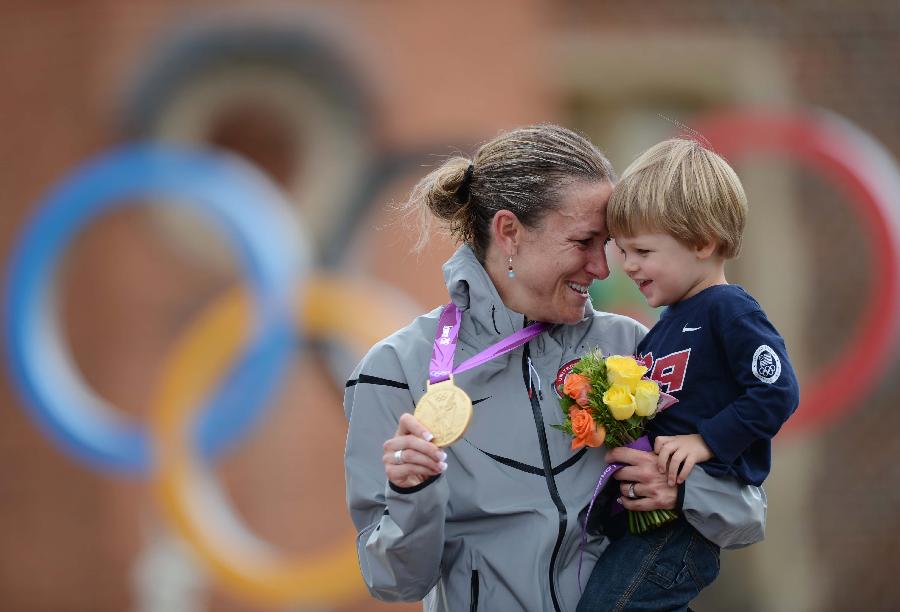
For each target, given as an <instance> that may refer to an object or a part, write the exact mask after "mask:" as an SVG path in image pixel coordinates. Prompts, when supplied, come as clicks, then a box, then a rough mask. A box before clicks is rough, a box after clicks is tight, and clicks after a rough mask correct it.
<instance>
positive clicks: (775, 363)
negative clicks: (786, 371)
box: [751, 344, 781, 384]
mask: <svg viewBox="0 0 900 612" xmlns="http://www.w3.org/2000/svg"><path fill="white" fill-rule="evenodd" d="M751 369H752V370H753V375H754V376H756V377H757V378H758V379H760V380H761V381H763V382H764V383H769V384H772V383H773V382H775V381H776V380H778V377H779V376H781V359H779V358H778V353H776V352H775V351H773V350H772V347H770V346H767V345H765V344H762V345H760V346H759V348H757V349H756V352H755V353H753V364H752V366H751Z"/></svg>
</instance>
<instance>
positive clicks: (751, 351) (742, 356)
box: [698, 311, 800, 465]
mask: <svg viewBox="0 0 900 612" xmlns="http://www.w3.org/2000/svg"><path fill="white" fill-rule="evenodd" d="M727 329H728V332H727V336H724V335H723V337H721V339H720V341H721V342H722V345H723V346H724V347H725V353H726V355H727V358H728V367H729V370H730V372H731V376H732V378H733V379H734V380H735V381H736V382H737V384H738V385H739V386H740V388H741V389H742V391H743V392H742V393H741V395H740V396H738V398H737V399H735V401H733V402H732V403H730V404H729V405H727V406H725V407H724V408H723V409H722V410H721V411H720V412H719V413H717V414H716V415H715V416H713V417H711V418H709V419H706V420H705V421H701V422H700V424H699V427H698V428H699V433H700V435H702V436H703V439H704V440H705V441H706V443H707V444H708V445H709V448H710V449H711V450H712V451H713V454H715V456H716V458H717V459H718V460H719V461H721V462H722V463H724V464H726V465H730V464H732V463H734V462H735V460H736V459H737V458H738V457H740V456H741V455H742V454H743V453H744V451H746V450H747V447H749V446H750V445H751V444H752V443H753V442H754V441H756V440H759V439H772V438H773V437H775V434H776V433H778V430H779V429H780V428H781V426H782V425H783V424H784V422H785V421H786V420H787V419H788V417H789V416H791V414H793V412H794V410H796V409H797V405H798V404H799V403H800V387H799V385H798V384H797V377H796V376H795V375H794V370H793V368H792V367H791V362H790V361H789V360H788V356H787V350H786V349H785V346H784V340H783V339H782V338H781V335H779V333H778V332H777V331H776V330H775V328H774V327H773V326H772V324H771V323H770V322H769V320H768V319H767V318H766V317H765V315H763V314H762V313H761V312H759V311H756V312H750V313H747V314H744V315H741V316H738V317H735V318H734V319H732V320H731V321H730V322H729V323H728V325H727Z"/></svg>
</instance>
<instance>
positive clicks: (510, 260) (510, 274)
mask: <svg viewBox="0 0 900 612" xmlns="http://www.w3.org/2000/svg"><path fill="white" fill-rule="evenodd" d="M507 261H508V262H509V270H508V271H507V272H506V275H507V276H508V277H510V278H515V277H516V273H515V272H513V269H512V255H510V256H509V259H508V260H507Z"/></svg>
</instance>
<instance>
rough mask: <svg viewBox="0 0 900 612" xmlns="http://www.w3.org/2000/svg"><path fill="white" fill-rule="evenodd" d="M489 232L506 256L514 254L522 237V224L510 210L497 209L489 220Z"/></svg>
mask: <svg viewBox="0 0 900 612" xmlns="http://www.w3.org/2000/svg"><path fill="white" fill-rule="evenodd" d="M491 233H492V234H493V236H494V240H495V241H496V244H497V246H498V247H499V248H500V250H501V251H502V252H503V253H504V254H505V256H506V257H509V256H510V255H515V254H516V252H517V250H518V248H519V241H520V240H521V239H522V224H521V223H520V222H519V219H518V217H516V215H515V214H514V213H513V212H512V211H510V210H498V211H497V212H496V213H495V214H494V218H493V219H492V220H491Z"/></svg>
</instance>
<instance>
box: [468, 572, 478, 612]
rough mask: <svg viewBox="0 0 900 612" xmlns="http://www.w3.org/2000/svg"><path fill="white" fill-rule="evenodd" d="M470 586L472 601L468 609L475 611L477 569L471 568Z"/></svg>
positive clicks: (476, 603) (476, 601)
mask: <svg viewBox="0 0 900 612" xmlns="http://www.w3.org/2000/svg"><path fill="white" fill-rule="evenodd" d="M470 588H471V600H472V603H471V605H470V606H469V610H470V611H471V612H476V611H477V610H478V570H472V584H471V587H470Z"/></svg>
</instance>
